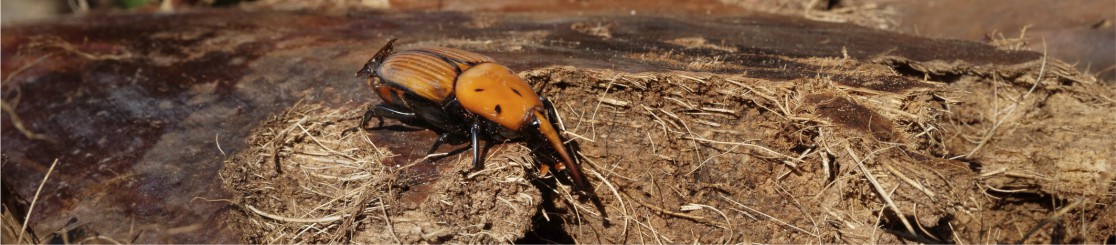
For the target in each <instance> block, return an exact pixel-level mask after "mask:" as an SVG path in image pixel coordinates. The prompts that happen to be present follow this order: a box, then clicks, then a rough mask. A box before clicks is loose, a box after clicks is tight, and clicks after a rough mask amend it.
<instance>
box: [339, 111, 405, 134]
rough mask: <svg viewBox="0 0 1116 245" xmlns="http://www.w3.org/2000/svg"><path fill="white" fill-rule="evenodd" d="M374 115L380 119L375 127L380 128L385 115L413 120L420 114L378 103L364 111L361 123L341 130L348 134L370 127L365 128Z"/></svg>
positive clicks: (402, 119) (401, 119)
mask: <svg viewBox="0 0 1116 245" xmlns="http://www.w3.org/2000/svg"><path fill="white" fill-rule="evenodd" d="M372 117H376V119H378V120H379V123H377V124H376V127H375V128H380V127H383V126H384V117H387V118H392V119H396V120H400V121H413V120H415V119H417V118H418V116H417V115H415V113H414V112H407V111H403V110H398V109H394V108H391V107H387V106H385V105H376V106H373V107H372V108H369V109H368V110H367V111H364V116H363V117H361V118H360V124H359V125H357V126H356V127H353V128H350V129H346V130H345V131H343V132H341V134H347V133H349V132H352V131H357V130H364V129H368V128H365V127H364V126H365V125H368V121H371V120H372Z"/></svg>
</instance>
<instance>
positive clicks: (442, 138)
mask: <svg viewBox="0 0 1116 245" xmlns="http://www.w3.org/2000/svg"><path fill="white" fill-rule="evenodd" d="M450 136H451V134H450V133H449V132H446V133H443V134H442V136H438V139H436V140H434V145H432V146H430V150H429V151H426V155H430V154H434V152H435V151H437V150H438V147H439V146H442V143H445V142H446V140H447V139H449V137H450Z"/></svg>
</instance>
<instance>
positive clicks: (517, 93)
mask: <svg viewBox="0 0 1116 245" xmlns="http://www.w3.org/2000/svg"><path fill="white" fill-rule="evenodd" d="M512 92H513V93H515V95H519V97H523V94H520V93H519V90H516V89H514V88H513V89H512Z"/></svg>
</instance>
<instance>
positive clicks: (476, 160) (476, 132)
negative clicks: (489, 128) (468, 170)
mask: <svg viewBox="0 0 1116 245" xmlns="http://www.w3.org/2000/svg"><path fill="white" fill-rule="evenodd" d="M469 138H470V139H472V141H473V142H472V143H473V171H480V170H481V169H482V168H484V159H481V157H482V155H481V153H480V148H481V146H480V139H479V138H480V124H479V123H474V124H473V126H472V127H470V128H469ZM485 148H487V144H485Z"/></svg>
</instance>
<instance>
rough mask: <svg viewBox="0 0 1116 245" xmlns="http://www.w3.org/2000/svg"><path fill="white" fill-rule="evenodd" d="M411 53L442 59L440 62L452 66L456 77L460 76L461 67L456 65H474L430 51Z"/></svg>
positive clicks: (419, 50)
mask: <svg viewBox="0 0 1116 245" xmlns="http://www.w3.org/2000/svg"><path fill="white" fill-rule="evenodd" d="M411 51H415V52H422V53H425V54H428V55H430V56H434V57H437V58H440V59H442V61H445V62H446V63H447V64H449V65H450V66H453V70H454V71H455V72H457V75H461V72H462V71H461V66H458V65H457V63H464V64H467V65H470V66H471V65H474V64H475V63H472V62H466V61H464V60H457V59H453V58H450V57H446V56H445V55H442V54H439V53H437V52H434V51H432V50H427V49H414V50H411ZM454 80H455V81H456V79H454ZM456 84H457V83H456V82H455V83H454V85H456Z"/></svg>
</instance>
